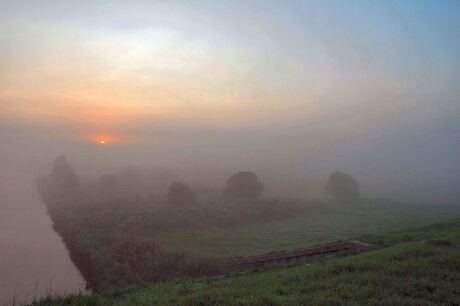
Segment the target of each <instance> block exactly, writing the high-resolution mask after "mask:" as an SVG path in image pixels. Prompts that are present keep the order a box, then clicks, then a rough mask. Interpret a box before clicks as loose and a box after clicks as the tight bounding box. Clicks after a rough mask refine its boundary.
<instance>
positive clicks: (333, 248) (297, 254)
mask: <svg viewBox="0 0 460 306" xmlns="http://www.w3.org/2000/svg"><path fill="white" fill-rule="evenodd" d="M371 246H373V245H371V244H368V243H364V242H360V241H347V242H339V243H334V244H328V245H322V246H317V247H313V248H308V249H302V250H295V251H290V252H281V253H275V254H266V255H260V256H251V257H244V258H239V259H238V262H239V263H240V264H243V265H249V264H265V263H275V262H286V261H290V260H295V259H300V258H304V257H309V256H314V255H324V254H330V253H337V252H340V251H346V250H352V249H362V248H366V247H371Z"/></svg>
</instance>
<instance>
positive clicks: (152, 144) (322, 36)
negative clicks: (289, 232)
mask: <svg viewBox="0 0 460 306" xmlns="http://www.w3.org/2000/svg"><path fill="white" fill-rule="evenodd" d="M459 15H460V2H459V1H447V0H446V1H423V0H420V1H358V0H355V1H267V0H266V1H256V0H254V1H46V0H42V1H21V0H15V1H6V0H0V55H1V56H0V171H1V170H2V169H11V168H15V167H21V166H24V165H28V166H30V165H35V164H37V163H38V164H39V163H48V164H49V161H50V160H52V158H53V157H54V156H55V155H57V154H60V153H65V154H66V155H67V156H68V157H69V158H70V160H71V161H73V162H74V163H75V164H76V165H77V166H78V167H80V169H82V171H83V169H85V170H88V171H89V170H93V169H99V170H100V171H106V170H108V169H112V168H113V167H116V166H117V165H120V164H122V163H124V164H136V163H138V164H149V165H166V166H174V167H176V168H178V169H180V170H181V171H183V172H184V173H188V176H189V177H193V176H194V175H195V176H196V175H197V173H200V171H202V172H206V173H208V172H209V173H210V177H213V178H221V176H222V177H225V176H228V175H229V174H231V172H232V171H238V170H242V169H252V170H254V171H257V172H258V173H259V174H260V175H262V177H265V178H266V179H267V180H269V181H270V180H271V181H272V182H273V184H274V185H276V184H279V183H280V182H281V181H284V182H287V181H289V182H291V181H296V180H297V178H300V177H301V178H307V177H311V178H321V177H325V176H327V174H328V173H329V172H331V171H334V170H338V169H341V170H343V171H346V172H349V173H350V174H352V175H354V176H356V177H357V178H358V181H359V180H361V181H363V182H365V183H364V185H363V187H364V190H368V192H369V194H379V195H383V194H387V193H388V194H394V195H401V194H402V193H404V192H406V191H407V190H413V191H412V195H413V194H416V193H420V192H419V191H420V190H425V191H426V190H427V187H429V188H431V190H430V191H433V194H442V193H444V192H446V193H456V194H458V190H460V186H459V183H457V182H459V181H460V174H459V173H460V166H459V165H460V157H459V156H460V120H459V119H460V102H459V93H460V92H459V89H458V84H459V80H460V67H459V66H460V65H459V60H458V57H459V54H460V18H459V17H460V16H459ZM102 140H104V141H105V144H104V145H101V144H100V141H102ZM211 173H213V174H212V175H211ZM366 184H367V185H366ZM402 187H404V188H402ZM306 190H308V188H307V189H306ZM405 190H406V191H405ZM406 193H407V192H406Z"/></svg>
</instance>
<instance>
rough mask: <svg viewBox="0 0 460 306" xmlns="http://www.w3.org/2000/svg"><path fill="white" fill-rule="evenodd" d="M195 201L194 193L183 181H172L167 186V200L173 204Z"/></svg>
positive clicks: (181, 204) (180, 204) (178, 204)
mask: <svg viewBox="0 0 460 306" xmlns="http://www.w3.org/2000/svg"><path fill="white" fill-rule="evenodd" d="M195 201H196V196H195V193H194V192H193V190H192V189H190V187H188V186H187V185H185V184H184V183H173V184H172V185H171V186H169V191H168V202H169V203H170V204H171V205H174V206H183V205H185V204H193V203H195Z"/></svg>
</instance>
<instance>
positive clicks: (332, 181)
mask: <svg viewBox="0 0 460 306" xmlns="http://www.w3.org/2000/svg"><path fill="white" fill-rule="evenodd" d="M326 194H327V195H330V196H333V197H335V198H338V199H358V198H359V184H358V182H357V181H356V179H354V178H353V177H351V176H349V175H348V174H345V173H343V172H340V171H336V172H333V173H331V174H330V175H329V179H328V180H327V183H326Z"/></svg>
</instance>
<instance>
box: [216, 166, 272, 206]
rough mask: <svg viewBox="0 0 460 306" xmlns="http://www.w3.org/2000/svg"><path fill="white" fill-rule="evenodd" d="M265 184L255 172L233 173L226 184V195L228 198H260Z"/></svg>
mask: <svg viewBox="0 0 460 306" xmlns="http://www.w3.org/2000/svg"><path fill="white" fill-rule="evenodd" d="M263 190H264V184H263V183H261V182H259V180H258V179H257V175H256V174H255V173H253V172H248V171H245V172H238V173H237V174H234V175H232V176H231V177H230V178H229V179H228V180H227V183H226V184H225V188H224V196H225V198H227V199H243V200H255V199H259V198H260V196H261V195H262V192H263Z"/></svg>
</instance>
